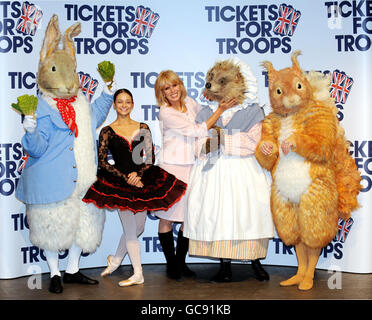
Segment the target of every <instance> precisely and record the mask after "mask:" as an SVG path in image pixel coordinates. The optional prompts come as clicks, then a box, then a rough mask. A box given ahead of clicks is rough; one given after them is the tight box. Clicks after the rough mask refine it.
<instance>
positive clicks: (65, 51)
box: [37, 14, 81, 99]
mask: <svg viewBox="0 0 372 320" xmlns="http://www.w3.org/2000/svg"><path fill="white" fill-rule="evenodd" d="M80 31H81V26H80V23H79V22H77V23H75V24H73V25H72V26H70V27H69V28H68V29H67V30H66V32H65V34H64V36H63V48H62V49H58V45H59V43H60V40H61V33H60V31H59V26H58V17H57V15H55V14H54V15H53V16H52V18H51V19H50V21H49V23H48V26H47V28H46V31H45V36H44V40H43V44H42V48H41V51H40V61H39V69H38V74H37V84H38V87H39V89H40V91H41V92H42V93H43V94H46V95H48V96H50V97H52V98H62V99H68V98H71V97H73V96H76V95H77V92H78V89H79V76H78V74H77V73H76V56H75V45H74V41H73V39H72V38H73V37H76V36H77V35H78V34H79V33H80Z"/></svg>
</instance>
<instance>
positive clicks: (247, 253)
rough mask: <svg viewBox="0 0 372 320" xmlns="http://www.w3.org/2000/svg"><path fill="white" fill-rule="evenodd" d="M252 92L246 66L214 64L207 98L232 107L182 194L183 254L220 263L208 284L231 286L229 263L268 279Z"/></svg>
mask: <svg viewBox="0 0 372 320" xmlns="http://www.w3.org/2000/svg"><path fill="white" fill-rule="evenodd" d="M257 92H258V89H257V82H256V78H255V76H254V75H253V73H252V71H251V69H250V67H249V65H248V64H247V63H245V62H243V61H241V60H240V59H238V58H233V59H230V60H224V61H221V62H218V63H216V64H215V65H214V66H213V67H212V68H211V69H210V70H209V71H208V74H207V79H206V85H205V91H204V94H205V95H206V96H207V98H208V99H209V100H211V101H221V99H223V98H224V99H229V98H235V99H236V101H237V105H236V106H234V107H232V108H231V109H228V110H226V111H224V113H223V114H222V116H221V117H220V118H219V119H218V121H217V122H216V126H218V127H219V128H220V129H219V130H218V132H219V134H218V136H219V138H218V139H217V140H220V142H221V147H220V148H219V146H218V143H214V142H213V141H214V140H216V139H214V138H212V139H211V140H210V143H208V140H207V141H206V144H205V145H207V146H208V145H209V146H210V147H207V148H206V149H211V151H212V152H210V153H208V154H207V155H205V153H207V152H208V151H207V150H205V151H206V152H204V149H205V148H204V147H202V148H201V152H200V153H199V152H198V160H197V162H196V164H195V165H194V167H193V170H192V172H191V176H190V181H189V187H188V189H187V191H186V197H187V207H188V208H187V215H186V217H185V226H184V233H185V235H186V237H188V238H190V244H189V254H190V255H197V256H207V257H214V258H220V270H219V271H218V273H217V274H216V275H215V276H214V277H212V279H211V280H212V281H217V282H228V281H231V280H232V270H231V260H232V259H235V260H252V267H253V270H254V272H255V274H256V276H257V278H258V279H259V280H260V281H262V280H268V279H269V275H268V274H267V272H266V271H265V270H264V269H263V267H262V266H261V263H260V261H259V259H262V258H265V257H266V252H267V247H268V241H269V238H272V237H273V236H274V225H273V222H272V218H271V213H270V185H269V182H268V180H267V179H266V175H265V173H264V171H263V170H262V168H261V167H260V165H259V164H258V163H257V161H256V159H255V156H254V152H255V149H256V145H257V143H258V141H259V139H260V134H261V123H262V121H263V119H264V112H263V110H262V108H261V107H260V106H259V105H258V97H257ZM216 107H217V106H215V105H213V104H211V105H209V106H206V107H204V108H203V109H202V110H201V111H200V112H199V113H198V115H197V117H196V121H197V122H203V121H205V120H206V119H208V118H209V117H210V116H211V114H212V113H213V111H214V110H213V109H214V108H216ZM210 133H212V134H213V128H212V130H210ZM200 142H201V145H203V144H202V143H204V141H200ZM212 149H215V150H212Z"/></svg>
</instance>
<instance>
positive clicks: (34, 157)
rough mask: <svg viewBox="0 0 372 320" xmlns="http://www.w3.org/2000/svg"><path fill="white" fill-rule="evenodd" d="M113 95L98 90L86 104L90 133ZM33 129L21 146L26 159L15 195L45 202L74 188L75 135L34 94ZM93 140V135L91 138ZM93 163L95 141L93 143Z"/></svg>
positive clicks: (94, 130) (55, 112) (104, 112)
mask: <svg viewBox="0 0 372 320" xmlns="http://www.w3.org/2000/svg"><path fill="white" fill-rule="evenodd" d="M112 101H113V96H112V95H109V94H107V93H105V92H103V91H102V94H101V96H100V97H98V98H97V99H96V100H95V101H94V102H93V103H91V104H90V109H91V110H90V114H91V124H92V133H93V137H95V136H96V129H97V128H98V127H99V126H100V125H101V124H102V123H103V122H104V121H105V119H106V117H107V114H108V112H109V110H110V107H111V105H112ZM36 114H37V129H36V130H35V132H34V133H29V132H26V133H25V135H24V136H23V138H22V146H23V148H24V150H25V151H26V152H27V154H28V155H29V159H28V161H27V163H26V166H25V168H24V169H23V171H22V174H21V177H20V178H19V181H18V185H17V189H16V194H15V195H16V197H17V198H18V199H19V200H20V201H22V202H24V203H26V204H47V203H51V202H56V201H61V200H64V199H66V198H67V197H69V196H70V195H71V194H72V192H73V191H74V188H75V185H76V184H75V181H76V179H77V170H76V166H75V156H74V152H71V150H73V145H74V138H75V135H74V134H72V133H71V131H70V130H69V129H68V127H67V125H66V124H65V123H64V122H63V120H62V117H61V115H60V113H59V112H58V111H57V110H54V109H52V108H51V107H50V106H49V104H48V103H47V102H46V101H45V100H44V99H43V98H42V97H41V96H39V97H38V106H37V109H36ZM94 140H95V139H94ZM94 148H95V155H96V163H97V145H96V144H94Z"/></svg>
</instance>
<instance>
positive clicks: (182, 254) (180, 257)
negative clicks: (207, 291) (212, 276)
mask: <svg viewBox="0 0 372 320" xmlns="http://www.w3.org/2000/svg"><path fill="white" fill-rule="evenodd" d="M188 250H189V239H188V238H185V237H184V236H183V231H181V230H180V231H178V238H177V249H176V260H177V265H178V269H179V270H180V271H181V274H182V275H183V276H184V277H195V276H196V273H195V272H194V271H192V270H190V269H189V267H188V266H187V265H186V262H185V259H186V255H187V251H188Z"/></svg>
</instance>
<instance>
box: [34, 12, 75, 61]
mask: <svg viewBox="0 0 372 320" xmlns="http://www.w3.org/2000/svg"><path fill="white" fill-rule="evenodd" d="M80 32H81V25H80V22H76V23H75V24H73V25H72V26H71V27H69V28H68V29H67V30H66V32H65V34H64V37H63V50H64V51H66V52H67V53H68V54H69V55H70V56H71V57H73V58H74V59H75V44H74V41H73V39H72V38H73V37H76V36H77V35H79V34H80ZM60 40H61V32H60V31H59V25H58V16H57V15H56V14H54V15H53V16H52V18H51V19H50V21H49V23H48V26H47V28H46V31H45V36H44V40H43V45H42V47H41V51H40V63H43V62H44V61H45V60H46V59H47V58H48V57H49V56H50V55H51V54H52V53H53V52H54V51H55V50H56V49H57V48H58V45H59V42H60Z"/></svg>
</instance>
